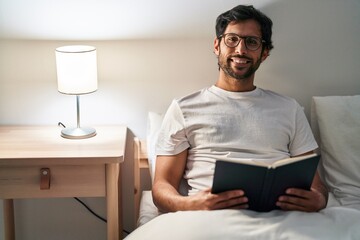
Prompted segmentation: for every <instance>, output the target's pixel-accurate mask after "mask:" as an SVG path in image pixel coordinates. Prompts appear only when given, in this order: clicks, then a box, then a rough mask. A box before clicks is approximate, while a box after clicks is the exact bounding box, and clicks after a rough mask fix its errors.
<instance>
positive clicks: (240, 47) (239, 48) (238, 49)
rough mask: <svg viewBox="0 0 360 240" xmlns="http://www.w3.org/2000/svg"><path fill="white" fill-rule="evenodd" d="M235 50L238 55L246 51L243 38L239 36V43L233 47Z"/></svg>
mask: <svg viewBox="0 0 360 240" xmlns="http://www.w3.org/2000/svg"><path fill="white" fill-rule="evenodd" d="M235 51H236V52H237V53H239V54H240V55H242V54H245V53H246V52H247V48H246V45H245V39H243V38H241V39H240V42H239V45H237V47H236V48H235Z"/></svg>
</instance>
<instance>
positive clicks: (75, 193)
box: [0, 126, 127, 240]
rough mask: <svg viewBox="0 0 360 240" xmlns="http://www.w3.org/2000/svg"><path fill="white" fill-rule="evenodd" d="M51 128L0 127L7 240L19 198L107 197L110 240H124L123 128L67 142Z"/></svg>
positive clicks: (104, 128) (0, 175)
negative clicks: (14, 207)
mask: <svg viewBox="0 0 360 240" xmlns="http://www.w3.org/2000/svg"><path fill="white" fill-rule="evenodd" d="M60 130H61V129H60V128H59V127H56V126H54V127H52V126H0V199H4V223H5V224H4V225H5V239H6V240H9V239H15V226H14V212H13V200H12V199H17V198H56V197H106V199H107V236H108V239H111V240H113V239H114V240H118V239H119V238H122V237H121V236H122V220H121V214H122V208H121V183H120V180H121V176H120V163H122V162H123V161H124V152H125V143H126V133H127V128H126V127H125V126H99V127H96V131H97V135H96V136H95V137H92V138H88V139H81V140H70V139H65V138H62V137H61V136H60Z"/></svg>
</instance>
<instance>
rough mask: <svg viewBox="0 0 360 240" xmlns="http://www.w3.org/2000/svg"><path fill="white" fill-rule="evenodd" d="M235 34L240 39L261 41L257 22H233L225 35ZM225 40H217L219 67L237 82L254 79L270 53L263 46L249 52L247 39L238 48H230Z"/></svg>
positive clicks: (216, 50)
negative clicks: (251, 38) (258, 39)
mask: <svg viewBox="0 0 360 240" xmlns="http://www.w3.org/2000/svg"><path fill="white" fill-rule="evenodd" d="M227 33H234V34H237V35H238V36H240V37H249V36H252V37H258V38H260V39H261V37H262V36H261V29H260V25H259V24H258V23H257V22H256V21H255V20H246V21H241V22H239V23H235V22H231V23H229V25H228V26H227V28H226V30H225V32H224V35H225V34H227ZM224 40H225V39H224V38H221V39H220V40H219V39H215V43H214V47H215V51H214V52H215V54H216V55H217V56H218V64H219V67H220V68H221V69H222V70H223V71H224V73H225V74H226V75H228V76H229V77H231V78H234V79H237V80H246V79H249V77H253V75H254V73H255V71H256V70H257V69H258V68H259V66H260V64H261V62H262V61H264V60H265V59H266V57H267V56H268V53H269V51H268V50H267V49H264V50H262V49H263V46H262V45H261V46H260V47H259V48H258V49H257V50H255V51H253V50H249V49H247V48H246V46H245V39H243V38H242V39H241V41H240V43H239V45H238V46H236V47H228V46H226V45H225V43H224Z"/></svg>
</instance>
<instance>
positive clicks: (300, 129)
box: [289, 103, 318, 156]
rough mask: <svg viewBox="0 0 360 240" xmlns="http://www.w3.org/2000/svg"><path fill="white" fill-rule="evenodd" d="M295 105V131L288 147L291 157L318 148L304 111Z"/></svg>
mask: <svg viewBox="0 0 360 240" xmlns="http://www.w3.org/2000/svg"><path fill="white" fill-rule="evenodd" d="M296 105H297V108H296V113H295V120H294V121H295V125H294V127H295V129H294V134H293V137H292V139H291V142H290V145H289V151H290V155H291V156H297V155H300V154H303V153H306V152H309V151H312V150H315V149H316V148H318V144H317V143H316V141H315V138H314V135H313V133H312V131H311V128H310V125H309V122H308V120H307V118H306V116H305V113H304V110H303V109H302V107H301V106H300V105H299V104H298V103H297V104H296Z"/></svg>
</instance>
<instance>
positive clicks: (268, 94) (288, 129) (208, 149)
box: [156, 86, 318, 195]
mask: <svg viewBox="0 0 360 240" xmlns="http://www.w3.org/2000/svg"><path fill="white" fill-rule="evenodd" d="M317 147H318V146H317V144H316V141H315V139H314V137H313V134H312V132H311V129H310V126H309V123H308V121H307V119H306V116H305V114H304V111H303V109H302V108H301V107H300V105H299V104H298V103H297V102H296V101H295V100H294V99H292V98H289V97H284V96H281V95H279V94H277V93H274V92H272V91H268V90H263V89H260V88H256V89H255V90H253V91H251V92H229V91H226V90H223V89H221V88H218V87H216V86H211V87H209V88H206V89H203V90H200V91H198V92H195V93H193V94H190V95H188V96H185V97H183V98H180V99H177V100H174V101H173V102H172V103H171V105H170V107H169V109H168V110H167V112H166V114H165V117H164V121H163V123H162V126H161V129H160V132H159V136H158V142H157V144H156V154H157V155H175V154H178V153H180V152H182V151H184V150H185V149H188V159H187V164H186V169H185V173H184V178H185V179H186V180H187V182H188V185H189V194H190V195H191V194H194V193H196V192H198V191H199V190H204V189H206V188H209V187H211V185H212V180H213V174H214V168H215V161H216V160H217V159H231V160H233V161H234V160H235V161H236V160H237V159H239V160H240V159H241V160H242V161H243V160H250V159H261V160H266V161H269V162H273V161H276V160H279V159H283V158H287V157H289V156H296V155H300V154H303V153H305V152H308V151H311V150H314V149H316V148H317Z"/></svg>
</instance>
